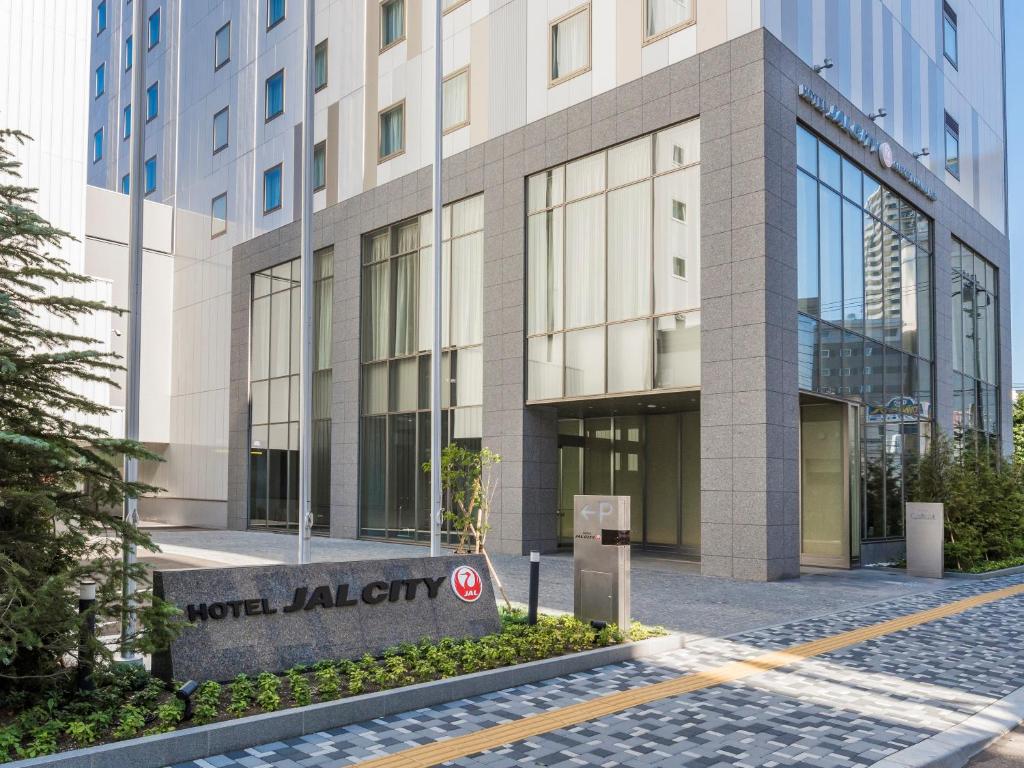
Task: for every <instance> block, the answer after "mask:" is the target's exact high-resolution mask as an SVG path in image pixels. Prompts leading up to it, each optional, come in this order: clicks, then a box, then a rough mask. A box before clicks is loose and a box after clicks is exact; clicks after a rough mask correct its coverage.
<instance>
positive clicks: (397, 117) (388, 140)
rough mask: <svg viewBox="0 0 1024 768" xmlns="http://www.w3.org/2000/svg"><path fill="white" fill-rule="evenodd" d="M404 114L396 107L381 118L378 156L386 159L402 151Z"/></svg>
mask: <svg viewBox="0 0 1024 768" xmlns="http://www.w3.org/2000/svg"><path fill="white" fill-rule="evenodd" d="M403 124H404V114H403V110H402V108H401V107H396V108H395V109H392V110H391V111H390V112H387V113H385V114H384V115H383V116H382V117H381V126H380V156H381V157H387V156H388V155H392V154H394V153H395V152H398V151H399V150H401V149H402V136H403V127H402V126H403Z"/></svg>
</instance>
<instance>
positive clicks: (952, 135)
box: [946, 112, 960, 179]
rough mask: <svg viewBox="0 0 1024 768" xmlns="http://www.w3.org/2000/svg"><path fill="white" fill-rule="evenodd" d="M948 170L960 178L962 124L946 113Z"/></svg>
mask: <svg viewBox="0 0 1024 768" xmlns="http://www.w3.org/2000/svg"><path fill="white" fill-rule="evenodd" d="M946 170H947V171H949V172H950V173H951V174H953V175H954V176H956V177H957V178H958V179H959V178H960V124H959V123H958V122H957V121H956V120H954V119H953V118H952V117H950V116H949V113H948V112H947V113H946Z"/></svg>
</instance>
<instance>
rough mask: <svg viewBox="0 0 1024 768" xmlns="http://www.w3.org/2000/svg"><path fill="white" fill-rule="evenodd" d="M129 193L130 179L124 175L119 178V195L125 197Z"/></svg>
mask: <svg viewBox="0 0 1024 768" xmlns="http://www.w3.org/2000/svg"><path fill="white" fill-rule="evenodd" d="M130 191H131V177H130V176H129V175H128V174H127V173H126V174H125V175H124V176H122V177H121V194H122V195H127V194H128V193H129V192H130Z"/></svg>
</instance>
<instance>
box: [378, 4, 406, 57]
mask: <svg viewBox="0 0 1024 768" xmlns="http://www.w3.org/2000/svg"><path fill="white" fill-rule="evenodd" d="M402 40H405V0H384V2H382V3H381V5H380V49H381V50H382V51H383V50H384V49H385V48H390V47H391V46H392V45H397V44H398V43H400V42H401V41H402Z"/></svg>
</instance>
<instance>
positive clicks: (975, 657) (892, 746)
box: [176, 576, 1024, 768]
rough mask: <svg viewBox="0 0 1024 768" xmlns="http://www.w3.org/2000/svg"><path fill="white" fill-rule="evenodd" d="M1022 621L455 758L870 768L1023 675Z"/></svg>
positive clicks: (314, 765)
mask: <svg viewBox="0 0 1024 768" xmlns="http://www.w3.org/2000/svg"><path fill="white" fill-rule="evenodd" d="M1019 583H1024V576H1013V577H1006V578H1003V579H997V580H989V581H984V582H967V583H960V584H956V585H954V586H952V587H949V588H947V589H943V590H941V591H939V592H932V593H928V594H919V595H913V596H908V597H902V598H898V599H894V600H889V601H887V602H885V603H880V604H877V605H873V606H868V607H863V608H857V609H852V610H845V611H841V612H839V613H836V614H833V615H831V616H827V617H825V618H817V619H808V620H804V621H798V622H793V623H790V624H787V625H785V626H781V627H775V628H770V629H763V630H755V631H749V632H745V633H743V634H741V635H737V636H733V637H730V638H727V639H709V640H705V641H701V642H698V643H694V644H692V645H690V646H688V647H687V648H685V649H683V650H680V651H676V652H673V653H670V654H665V655H663V656H659V657H655V658H651V659H645V660H642V661H635V662H629V663H624V664H617V665H612V666H607V667H602V668H599V669H595V670H591V671H589V672H585V673H580V674H577V675H572V676H570V677H565V678H557V679H553V680H548V681H544V682H542V683H539V684H536V685H529V686H522V687H520V688H513V689H508V690H504V691H500V692H497V693H493V694H489V695H486V696H480V697H476V698H473V699H464V700H461V701H457V702H452V703H450V704H447V705H443V706H439V707H431V708H427V709H421V710H416V711H412V712H407V713H403V714H401V715H396V716H393V717H388V718H383V719H380V720H374V721H371V722H367V723H360V724H357V725H351V726H347V727H344V728H338V729H336V730H333V731H329V732H326V733H319V734H314V735H310V736H305V737H302V738H299V739H294V740H291V741H288V742H287V743H275V744H266V745H260V746H254V747H252V748H250V749H248V750H245V751H241V752H234V753H231V754H228V755H220V756H217V757H212V758H207V759H206V760H200V761H195V762H190V763H184V764H181V765H180V766H177V767H176V768H197V767H201V768H211V767H216V768H243V767H244V768H267V767H269V766H272V767H273V768H338V767H339V766H347V765H353V764H357V763H358V762H359V761H360V760H363V759H367V758H370V757H376V756H381V755H385V754H388V753H392V752H398V751H401V750H403V749H406V748H408V747H411V746H416V745H420V744H426V743H431V742H434V741H437V740H440V739H444V738H447V737H452V736H457V735H461V734H466V733H472V732H475V731H478V730H480V729H481V728H485V727H487V726H490V725H495V724H499V723H503V722H507V721H509V720H513V719H516V718H521V717H523V716H526V715H529V714H534V713H539V712H544V711H549V710H551V709H552V708H556V707H560V706H565V705H567V704H572V703H576V702H580V701H584V700H587V699H591V698H594V697H597V696H600V695H602V694H606V693H612V692H615V691H621V690H626V689H629V688H633V687H636V686H639V685H644V684H647V683H652V682H659V681H661V680H666V679H669V678H671V677H674V676H677V675H679V674H681V673H685V672H691V671H696V670H701V669H707V668H709V667H714V666H718V665H721V664H722V663H725V662H728V661H732V660H736V659H745V658H751V657H753V656H757V655H760V654H762V653H764V652H765V651H769V650H777V649H780V648H785V647H788V646H792V645H795V644H799V643H802V642H807V641H808V640H813V639H817V638H821V637H826V636H830V635H835V634H838V633H840V632H845V631H847V630H850V629H855V628H857V627H862V626H867V625H871V624H876V623H878V622H881V621H885V620H887V619H891V618H894V617H898V616H903V615H906V614H910V613H914V612H918V611H923V610H927V609H930V608H934V607H936V606H938V605H941V604H943V603H948V602H952V601H954V600H959V599H963V598H966V597H969V596H972V595H976V594H980V593H982V592H987V591H990V590H995V589H998V588H1000V587H1004V586H1008V585H1011V584H1019ZM1022 631H1024V597H1020V596H1018V597H1011V598H1007V599H1004V600H1000V601H998V602H995V603H990V604H987V605H984V606H980V607H976V608H972V609H970V610H968V611H966V612H965V613H962V614H958V615H955V616H952V617H949V618H945V619H941V620H938V621H935V622H932V623H928V624H924V625H920V626H917V627H914V628H912V629H908V630H903V631H900V632H896V633H893V634H891V635H887V636H885V637H881V638H878V639H875V640H871V641H868V642H865V643H861V644H858V645H853V646H850V647H847V648H844V649H841V650H838V651H834V652H831V653H827V654H824V655H821V656H818V657H815V658H812V659H808V660H804V661H801V662H799V663H797V664H795V665H794V666H791V667H787V668H785V669H780V670H775V671H772V672H766V673H763V674H760V675H757V676H755V677H752V678H748V679H745V680H743V681H739V682H733V683H726V684H722V685H718V686H715V687H711V688H706V689H704V690H701V691H697V692H694V693H690V694H687V695H684V696H678V697H674V698H669V699H663V700H659V701H657V702H654V703H652V704H649V705H645V706H641V707H634V708H632V709H629V710H626V711H623V712H620V713H618V714H616V715H613V716H609V717H605V718H601V719H599V720H596V721H590V722H585V723H581V724H579V725H576V726H573V727H570V728H566V729H562V730H557V731H553V732H550V733H546V734H543V735H541V736H537V737H532V738H530V739H529V740H527V741H522V742H517V743H514V744H511V745H506V746H504V747H501V748H498V749H494V750H489V751H486V752H483V753H479V754H476V755H472V756H469V757H465V758H462V759H459V760H457V761H454V762H452V763H447V765H458V766H489V767H490V768H511V767H512V766H523V765H525V766H538V767H539V766H578V765H595V766H606V767H607V768H611V767H612V766H638V767H641V766H642V768H655V767H660V766H666V767H667V766H683V765H685V766H688V767H690V768H719V767H722V766H737V767H743V768H761V767H762V766H764V767H765V768H772V767H773V766H815V767H817V768H828V767H830V766H867V765H871V764H872V763H874V762H877V761H878V760H880V759H882V758H883V757H886V756H887V755H891V754H893V753H894V752H897V751H899V750H901V749H904V748H906V747H908V746H911V745H913V744H916V743H918V742H920V741H922V740H923V739H925V738H928V737H930V736H933V735H935V734H936V733H938V732H941V731H943V730H946V729H948V728H950V727H951V726H953V725H955V724H956V723H959V722H961V721H962V720H964V719H966V718H967V717H969V716H971V715H972V714H974V713H975V712H977V711H978V710H980V709H981V708H983V707H985V706H987V705H989V704H991V703H992V702H993V701H995V700H997V699H999V698H1002V697H1004V696H1006V695H1008V694H1009V693H1010V692H1012V691H1013V690H1015V689H1016V688H1019V687H1021V686H1024V646H1022V644H1021V643H1020V642H1019V638H1020V635H1021V632H1022Z"/></svg>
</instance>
